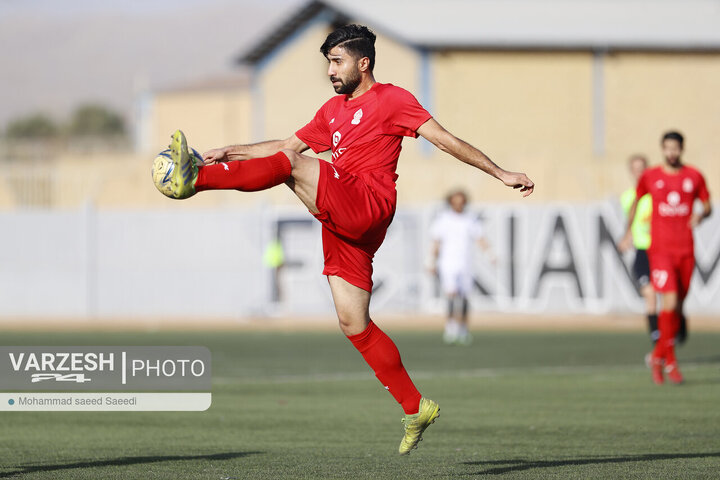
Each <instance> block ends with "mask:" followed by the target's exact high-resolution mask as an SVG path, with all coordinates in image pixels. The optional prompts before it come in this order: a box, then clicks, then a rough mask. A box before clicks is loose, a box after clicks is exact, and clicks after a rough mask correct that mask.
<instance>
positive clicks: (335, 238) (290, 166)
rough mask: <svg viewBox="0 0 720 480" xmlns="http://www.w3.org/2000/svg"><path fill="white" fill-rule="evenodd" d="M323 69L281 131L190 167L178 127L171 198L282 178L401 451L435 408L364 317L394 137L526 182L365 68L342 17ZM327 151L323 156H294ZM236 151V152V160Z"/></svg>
mask: <svg viewBox="0 0 720 480" xmlns="http://www.w3.org/2000/svg"><path fill="white" fill-rule="evenodd" d="M320 50H321V52H322V54H323V55H324V56H325V57H326V58H327V60H328V62H329V67H328V71H327V73H328V76H329V77H330V81H331V82H332V85H333V88H334V89H335V92H336V93H338V94H339V95H337V96H334V97H332V98H331V99H330V100H329V101H328V102H326V103H325V104H324V105H323V106H322V107H321V108H320V110H318V112H317V113H316V114H315V117H314V118H313V119H312V120H311V121H310V123H308V124H307V125H305V126H304V127H302V128H301V129H300V130H298V131H297V132H296V133H295V134H294V135H292V136H290V137H289V138H286V139H285V140H271V141H267V142H261V143H256V144H252V145H234V146H229V147H224V148H218V149H213V150H210V151H208V152H206V153H205V154H204V155H203V158H204V162H205V165H204V166H201V167H199V168H198V167H196V166H195V164H194V162H193V161H192V160H191V156H190V155H189V154H188V148H187V144H186V141H185V137H184V135H183V134H182V132H179V131H178V132H176V133H175V134H174V135H173V141H172V143H171V145H170V150H171V155H172V159H173V163H174V170H173V173H172V180H171V182H172V189H173V192H172V197H174V198H187V197H189V196H191V195H194V194H195V193H196V192H199V191H202V190H216V189H236V190H241V191H256V190H264V189H267V188H271V187H273V186H275V185H279V184H281V183H285V184H286V185H287V186H288V187H290V189H291V190H292V191H293V192H294V193H295V194H296V195H297V197H298V198H299V199H300V200H301V201H302V202H303V203H304V204H305V206H306V207H307V208H308V210H309V211H310V213H312V214H313V215H314V216H315V218H317V219H318V220H319V221H320V222H321V223H322V241H323V252H324V259H325V268H324V270H323V274H324V275H327V278H328V283H329V285H330V290H331V292H332V297H333V301H334V304H335V310H336V312H337V316H338V320H339V323H340V328H341V330H342V331H343V333H344V334H345V335H346V336H347V337H348V339H349V340H350V342H352V344H353V345H354V346H355V347H356V348H357V350H358V351H360V353H361V354H362V356H363V358H364V359H365V361H366V362H367V363H368V365H369V366H370V367H371V368H372V369H373V371H374V372H375V375H376V377H377V378H378V379H379V380H380V382H382V384H383V385H384V386H385V388H386V389H387V390H388V391H389V392H390V394H392V396H393V397H394V398H395V399H396V400H397V402H398V403H399V404H400V405H401V406H402V408H403V410H404V412H405V418H404V419H403V421H404V423H405V435H404V437H403V439H402V441H401V443H400V448H399V452H400V454H408V453H410V451H411V450H412V449H413V448H415V447H417V444H418V442H419V440H420V439H421V435H422V433H423V431H424V430H425V429H426V428H427V427H428V426H429V425H430V424H431V423H432V422H434V420H435V418H437V416H438V415H439V413H438V412H439V409H440V408H439V406H438V404H437V403H436V402H433V401H432V400H430V399H428V398H425V397H423V396H421V395H420V393H419V392H418V390H417V389H416V388H415V385H414V384H413V382H412V380H411V379H410V377H409V376H408V374H407V372H406V370H405V368H404V366H403V364H402V361H401V359H400V354H399V352H398V349H397V347H396V346H395V344H394V343H393V341H392V340H391V339H390V338H389V337H388V336H387V335H385V333H383V331H382V330H381V329H380V328H379V327H378V326H377V325H375V324H374V323H373V321H372V320H371V319H370V314H369V304H370V293H371V291H372V259H373V255H374V254H375V252H376V251H377V249H378V247H380V245H381V244H382V242H383V239H384V238H385V233H386V231H387V228H388V226H389V225H390V222H391V221H392V219H393V215H394V214H395V205H396V198H397V195H396V192H395V181H396V180H397V175H396V173H395V170H396V167H397V161H398V157H399V155H400V149H401V143H402V139H403V137H417V136H418V135H422V136H423V137H424V138H426V139H428V140H429V141H430V142H432V143H433V144H435V145H436V146H437V147H439V148H440V149H442V150H443V151H446V152H448V153H450V154H451V155H453V156H455V157H457V158H458V159H460V160H461V161H463V162H465V163H467V164H469V165H472V166H474V167H477V168H479V169H481V170H483V171H484V172H486V173H488V174H490V175H492V176H494V177H496V178H498V179H499V180H500V181H502V182H503V183H504V184H505V185H508V186H510V187H513V188H517V189H520V191H522V192H524V195H525V196H527V195H529V194H530V193H532V191H533V188H534V184H533V182H532V181H530V179H529V178H528V177H527V176H526V175H525V174H522V173H513V172H508V171H505V170H503V169H501V168H500V167H498V166H497V165H496V164H494V163H493V162H492V161H491V160H490V159H489V158H488V157H486V156H485V155H484V154H483V153H482V152H481V151H480V150H478V149H476V148H474V147H472V146H471V145H469V144H467V143H465V142H464V141H462V140H460V139H458V138H456V137H455V136H453V135H452V134H450V133H449V132H448V131H446V130H445V129H444V128H443V127H441V126H440V124H438V123H437V122H436V121H435V120H434V119H433V118H432V116H431V115H430V114H429V113H428V112H427V111H426V110H425V109H424V108H423V107H422V106H421V105H420V104H419V103H418V101H417V100H416V99H415V97H413V95H412V94H410V93H409V92H407V91H406V90H403V89H402V88H399V87H396V86H394V85H391V84H382V83H378V82H376V81H375V78H374V77H373V66H374V63H375V35H374V34H373V33H372V32H371V31H370V30H369V29H367V28H366V27H364V26H360V25H346V26H344V27H341V28H339V29H337V30H335V31H334V32H332V33H330V35H328V37H327V39H326V41H325V43H324V44H323V45H322V47H321V49H320ZM308 148H311V149H312V150H313V151H314V152H315V153H319V152H323V151H327V150H331V151H332V162H326V161H323V160H320V159H318V158H316V157H312V156H306V155H302V152H304V151H305V150H307V149H308ZM235 160H240V161H235Z"/></svg>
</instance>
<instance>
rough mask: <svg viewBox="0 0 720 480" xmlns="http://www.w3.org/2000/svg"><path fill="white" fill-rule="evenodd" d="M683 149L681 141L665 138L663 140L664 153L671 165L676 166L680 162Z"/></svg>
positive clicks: (666, 160)
mask: <svg viewBox="0 0 720 480" xmlns="http://www.w3.org/2000/svg"><path fill="white" fill-rule="evenodd" d="M682 152H683V149H682V147H681V146H680V142H678V141H677V140H674V139H671V138H669V139H667V140H663V142H662V153H663V157H665V162H666V163H667V164H668V165H670V166H671V167H676V166H678V165H679V164H680V156H681V155H682Z"/></svg>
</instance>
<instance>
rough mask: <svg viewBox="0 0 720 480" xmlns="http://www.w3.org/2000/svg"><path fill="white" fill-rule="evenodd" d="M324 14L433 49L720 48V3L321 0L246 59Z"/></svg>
mask: <svg viewBox="0 0 720 480" xmlns="http://www.w3.org/2000/svg"><path fill="white" fill-rule="evenodd" d="M323 12H327V13H330V16H331V18H332V17H333V16H334V17H337V18H338V19H339V20H345V21H347V20H352V21H356V22H359V23H363V24H366V25H367V26H369V27H370V28H372V29H373V30H376V31H377V32H378V33H381V34H384V35H387V36H390V37H392V38H395V39H398V40H400V41H402V42H404V43H407V44H409V45H411V46H414V47H418V48H427V49H430V50H434V49H450V48H462V49H485V50H492V49H531V50H534V49H546V50H554V49H575V50H584V49H590V50H699V51H716V50H720V0H682V1H681V0H314V1H310V2H307V3H305V4H303V5H302V7H301V8H300V9H299V10H297V11H296V12H293V13H291V14H290V16H289V17H288V19H287V20H286V21H285V23H284V24H283V25H281V26H279V27H278V28H276V29H275V30H274V31H273V33H272V34H271V35H268V37H266V38H264V39H262V40H261V41H260V42H258V44H257V45H256V46H255V47H254V48H252V49H251V50H249V51H248V52H245V53H244V54H243V55H242V56H241V57H240V59H239V60H240V61H241V62H246V63H255V62H257V61H259V60H260V59H262V58H263V57H264V55H266V54H267V53H269V52H271V51H272V50H273V49H274V48H275V47H276V46H278V45H279V44H280V43H281V42H282V41H283V40H284V39H286V38H287V37H288V36H289V35H290V34H292V33H294V32H295V31H297V30H299V29H300V28H301V27H302V26H303V25H304V24H305V23H306V22H308V21H309V20H311V19H313V18H314V17H315V16H316V15H319V14H320V13H323Z"/></svg>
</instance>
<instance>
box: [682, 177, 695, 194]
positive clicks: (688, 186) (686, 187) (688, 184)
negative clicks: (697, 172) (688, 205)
mask: <svg viewBox="0 0 720 480" xmlns="http://www.w3.org/2000/svg"><path fill="white" fill-rule="evenodd" d="M693 187H694V185H693V181H692V180H691V179H689V178H686V179H685V180H683V185H682V189H683V192H685V193H690V192H692V191H693Z"/></svg>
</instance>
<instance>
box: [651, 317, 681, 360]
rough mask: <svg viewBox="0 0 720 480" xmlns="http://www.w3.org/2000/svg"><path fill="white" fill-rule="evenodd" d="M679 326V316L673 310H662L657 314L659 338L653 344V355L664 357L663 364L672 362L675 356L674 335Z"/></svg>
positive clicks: (659, 357)
mask: <svg viewBox="0 0 720 480" xmlns="http://www.w3.org/2000/svg"><path fill="white" fill-rule="evenodd" d="M679 327H680V317H678V314H677V313H676V312H675V311H673V310H663V311H661V312H660V315H659V316H658V329H659V330H660V338H659V339H658V341H657V343H656V344H655V350H653V357H655V358H658V359H664V360H665V364H669V363H674V362H676V361H677V359H676V358H675V335H677V332H678V328H679Z"/></svg>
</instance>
